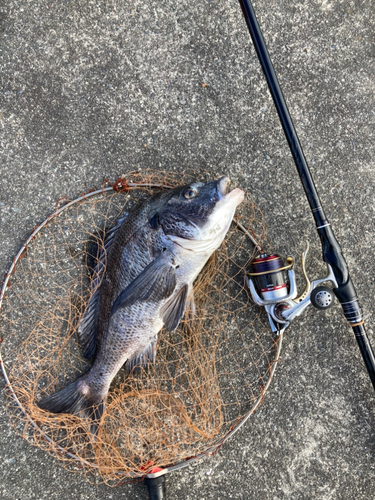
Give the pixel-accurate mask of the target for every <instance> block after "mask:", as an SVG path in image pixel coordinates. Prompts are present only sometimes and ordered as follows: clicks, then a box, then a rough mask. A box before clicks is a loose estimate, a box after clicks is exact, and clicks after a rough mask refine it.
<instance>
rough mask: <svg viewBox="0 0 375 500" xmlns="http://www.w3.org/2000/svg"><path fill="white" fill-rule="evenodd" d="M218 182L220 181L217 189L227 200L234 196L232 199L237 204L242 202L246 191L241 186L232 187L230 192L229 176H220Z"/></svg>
mask: <svg viewBox="0 0 375 500" xmlns="http://www.w3.org/2000/svg"><path fill="white" fill-rule="evenodd" d="M217 183H218V186H217V190H218V192H219V194H220V195H221V196H222V197H223V198H224V199H225V200H229V199H231V198H233V200H232V201H234V203H235V206H238V205H239V204H240V203H242V201H243V199H244V195H245V193H244V192H243V191H242V190H241V189H239V188H236V189H232V191H230V192H229V184H230V179H229V177H226V176H224V177H220V179H219V180H218V181H217Z"/></svg>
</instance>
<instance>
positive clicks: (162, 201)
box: [37, 177, 244, 434]
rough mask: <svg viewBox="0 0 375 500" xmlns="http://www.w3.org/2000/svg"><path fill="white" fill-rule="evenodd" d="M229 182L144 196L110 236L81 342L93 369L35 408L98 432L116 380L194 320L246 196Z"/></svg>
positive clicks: (151, 359) (80, 332) (82, 323)
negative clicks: (199, 281) (184, 321)
mask: <svg viewBox="0 0 375 500" xmlns="http://www.w3.org/2000/svg"><path fill="white" fill-rule="evenodd" d="M229 183H230V179H229V178H228V177H220V178H219V179H217V180H212V181H209V182H205V183H203V182H194V183H192V184H189V185H184V186H178V187H176V188H173V189H170V190H164V191H159V192H157V193H154V194H153V195H152V196H148V197H143V198H141V199H140V200H139V201H138V202H137V203H136V205H135V206H134V208H133V209H132V210H131V211H130V212H129V213H128V214H125V215H124V216H122V217H120V218H119V219H118V220H117V221H116V222H115V224H114V226H113V227H112V228H111V229H110V230H109V231H108V233H107V235H106V237H105V241H104V248H103V251H102V253H101V255H100V256H99V258H98V263H97V265H96V267H95V269H94V273H93V275H92V283H91V287H92V296H91V299H90V300H89V302H88V305H87V307H86V309H85V312H84V313H83V315H82V318H81V321H80V324H79V327H78V336H79V343H80V345H81V347H82V348H83V355H84V357H86V358H88V359H90V358H92V359H93V362H92V366H91V368H90V369H89V370H88V371H87V372H85V373H83V374H82V375H80V376H79V377H78V378H77V379H76V380H74V381H73V382H72V383H70V384H68V385H67V386H66V387H65V388H63V389H62V390H60V391H58V392H56V393H55V394H52V395H50V396H47V397H45V398H43V399H42V400H41V401H39V402H38V403H37V404H38V406H39V408H41V409H42V410H46V411H48V412H52V413H70V414H76V415H79V416H81V417H83V418H87V419H88V420H89V422H90V429H91V432H92V433H93V434H96V433H97V432H98V427H99V423H100V421H101V418H102V416H103V414H104V410H105V405H106V401H107V397H108V391H109V388H110V385H111V382H112V380H113V379H114V377H115V376H116V374H117V373H118V371H119V370H120V369H121V367H122V366H124V365H125V369H126V371H127V372H130V371H132V370H136V369H137V368H138V369H141V368H147V366H149V365H150V363H154V362H155V357H156V348H157V340H158V334H159V332H160V331H161V330H162V328H163V327H165V328H166V329H167V330H168V331H170V332H172V331H174V330H175V329H176V328H177V327H178V325H179V323H180V320H181V318H182V317H183V315H184V314H185V311H187V312H188V313H189V314H192V315H193V314H194V309H195V306H194V294H193V283H194V281H195V279H196V278H197V276H198V275H199V273H200V272H201V270H202V269H203V267H204V265H205V264H206V262H207V261H208V259H209V258H210V256H211V255H212V254H213V253H214V252H215V250H217V249H218V248H219V247H220V245H221V243H222V242H223V240H224V238H225V235H226V234H227V232H228V230H229V227H230V225H231V222H232V219H233V216H234V213H235V210H236V208H237V207H238V205H239V204H240V203H241V202H242V201H243V199H244V192H243V191H242V190H241V189H239V188H235V189H233V190H232V191H230V192H228V186H229Z"/></svg>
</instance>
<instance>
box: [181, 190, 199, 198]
mask: <svg viewBox="0 0 375 500" xmlns="http://www.w3.org/2000/svg"><path fill="white" fill-rule="evenodd" d="M197 192H198V191H197V190H196V189H195V188H193V187H188V188H187V189H185V191H184V192H183V195H184V196H185V198H186V199H188V200H190V198H194V197H195V196H196V195H197Z"/></svg>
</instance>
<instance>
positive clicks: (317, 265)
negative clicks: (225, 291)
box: [0, 0, 375, 500]
mask: <svg viewBox="0 0 375 500" xmlns="http://www.w3.org/2000/svg"><path fill="white" fill-rule="evenodd" d="M254 8H255V10H256V12H257V14H258V18H259V21H260V23H261V26H262V29H263V31H264V35H265V39H266V42H267V44H268V47H269V51H270V54H271V57H272V59H273V61H274V64H275V69H276V72H277V74H278V75H279V80H280V83H281V85H282V88H283V91H284V94H285V96H286V99H287V101H288V104H289V106H290V111H291V114H292V117H293V119H294V122H295V124H296V126H297V130H298V133H299V135H300V140H301V143H302V145H303V147H304V150H305V154H306V157H307V159H308V161H309V163H310V166H311V170H312V173H313V176H314V179H315V181H316V184H317V187H318V190H319V193H320V195H321V198H322V201H323V204H324V206H325V208H326V212H327V214H328V216H329V219H330V221H331V224H332V227H333V229H334V231H335V233H336V236H337V238H338V239H339V241H340V243H341V245H342V248H343V251H344V254H345V256H346V259H347V262H348V264H349V267H350V269H351V274H352V278H353V281H354V282H355V285H356V287H357V291H358V294H359V296H360V298H361V302H362V306H363V309H364V315H365V318H366V323H367V327H368V333H369V336H370V338H371V339H372V341H373V343H374V344H375V335H374V329H373V321H372V318H373V314H374V287H375V280H374V269H375V262H374V256H373V235H374V233H375V222H374V220H375V219H374V189H375V174H374V162H373V157H374V153H375V136H374V109H375V106H374V86H375V84H374V81H375V71H374V51H375V41H374V32H375V17H374V10H373V3H372V2H371V0H302V1H297V2H290V1H287V0H280V1H277V2H276V1H274V0H257V1H256V2H255V3H254ZM0 21H1V25H0V26H1V28H0V32H1V35H0V36H1V42H0V50H1V52H0V65H1V72H0V77H1V81H2V88H1V102H0V112H1V120H0V131H1V132H0V144H1V146H0V151H1V177H0V179H1V188H0V217H1V245H0V273H1V275H2V274H4V273H5V272H6V271H7V270H8V268H9V266H10V264H11V261H12V258H13V256H14V255H15V253H16V252H17V250H18V248H19V247H20V245H21V243H22V242H23V241H24V240H25V238H26V236H27V235H28V234H29V233H30V230H31V228H32V227H33V226H35V225H36V224H37V223H39V222H41V221H42V220H44V219H45V218H46V216H47V215H48V214H49V213H51V212H52V211H53V210H54V207H55V201H56V200H57V199H59V198H60V197H61V196H63V195H67V196H68V197H69V198H74V197H76V196H77V195H79V194H81V193H82V192H83V191H88V190H89V189H90V188H92V187H100V186H101V185H102V182H103V179H104V178H108V179H110V180H111V181H115V180H116V179H117V178H118V177H119V175H120V174H122V173H123V172H125V171H127V170H129V169H133V168H142V169H143V168H155V167H156V168H160V169H163V170H169V169H175V170H177V171H183V170H184V169H186V168H194V169H204V170H207V169H215V170H221V171H222V172H223V173H224V174H227V175H229V176H230V177H232V178H233V180H234V183H238V184H240V185H241V186H243V187H244V188H245V189H247V190H249V191H250V193H251V194H252V196H253V198H254V200H255V201H256V203H257V204H258V206H259V207H260V208H261V209H262V211H263V212H264V215H265V219H266V223H267V228H268V235H269V237H270V239H271V241H272V242H273V244H274V247H275V249H277V251H278V252H279V253H282V254H284V255H287V254H292V255H294V256H296V257H297V255H298V254H299V253H300V252H301V251H302V250H303V249H304V241H305V239H307V238H308V239H309V240H310V242H311V244H312V255H311V257H310V260H309V270H310V274H311V276H312V277H321V276H322V275H323V273H324V272H325V270H324V266H323V265H322V264H321V259H320V247H319V242H318V241H317V237H316V235H315V232H314V226H313V223H312V218H311V215H310V213H309V208H308V204H307V202H306V200H305V197H304V194H303V191H302V188H301V186H300V182H299V179H298V177H297V175H296V171H295V167H294V165H293V162H292V159H291V156H290V153H289V150H288V148H287V145H286V141H285V139H284V136H283V133H282V130H281V127H280V124H279V121H278V118H277V115H276V112H275V110H274V107H273V103H272V101H271V98H270V96H269V93H268V91H267V87H266V83H265V81H264V78H263V75H262V72H261V69H260V66H259V63H258V61H257V57H256V54H255V52H254V49H253V47H252V45H251V42H250V38H249V35H248V33H247V29H246V25H245V22H244V20H243V17H242V12H241V9H240V7H239V4H238V2H237V1H235V0H233V1H232V0H221V1H219V0H211V1H208V0H199V1H198V0H196V1H186V0H180V1H178V2H173V1H171V0H148V1H147V2H140V1H139V0H132V1H130V0H123V1H120V0H102V1H99V0H75V1H69V0H63V1H61V0H51V1H50V2H44V1H42V0H34V1H27V2H25V1H17V2H16V1H10V0H3V2H1V5H0ZM145 145H147V147H145ZM0 426H1V432H0V459H1V463H0V468H1V481H0V498H1V499H2V500H11V499H17V500H29V499H30V500H31V499H38V500H57V499H63V498H64V499H65V498H71V499H74V500H88V499H94V498H95V499H97V500H101V499H116V500H117V499H127V500H135V499H146V498H147V493H146V490H145V488H144V485H143V484H140V485H138V484H137V485H132V484H130V485H124V486H121V487H118V488H116V489H111V488H108V487H107V486H105V485H98V486H96V485H92V484H89V483H88V482H87V481H86V480H85V479H84V478H83V477H82V476H80V475H78V474H76V475H74V474H71V473H68V472H67V471H65V470H64V469H63V468H62V467H61V465H60V463H59V462H57V461H56V460H55V459H54V458H52V457H50V456H49V455H47V454H46V453H44V452H42V451H40V450H39V449H37V448H34V447H32V446H31V445H30V444H28V443H27V442H26V441H24V440H23V439H22V438H21V437H19V436H18V435H17V434H16V433H15V431H14V430H13V428H12V427H11V425H10V422H9V419H8V417H7V416H6V414H5V409H4V395H3V393H2V395H1V406H0ZM374 463H375V399H374V391H373V388H372V386H371V384H370V382H369V380H368V377H367V374H366V372H365V368H364V366H363V363H362V359H361V356H360V353H359V350H358V348H357V345H356V341H355V338H354V336H353V334H352V333H351V331H350V330H349V328H348V327H347V325H346V323H345V321H344V319H343V316H342V314H341V310H340V307H339V306H338V305H336V306H335V307H334V309H331V310H329V311H328V312H326V313H320V312H318V311H316V310H313V311H309V312H308V313H307V314H305V315H304V316H302V317H300V318H299V319H298V320H296V321H295V323H294V324H293V326H292V327H291V328H290V330H289V331H288V332H287V334H286V339H285V345H284V348H283V352H282V356H281V361H280V364H279V367H278V371H277V375H276V377H275V380H274V381H273V383H272V384H271V388H270V391H269V393H268V395H267V397H266V399H265V401H264V402H263V404H262V406H261V408H260V410H259V411H258V412H257V413H256V414H255V416H254V417H252V418H251V419H250V420H249V421H248V423H247V425H246V426H245V427H244V428H243V429H242V430H241V431H240V432H239V433H238V434H237V435H236V436H235V437H234V438H233V439H232V440H231V441H229V442H228V443H227V444H225V446H223V447H222V448H221V449H220V451H219V452H218V453H217V454H216V456H214V457H211V458H207V459H204V460H202V461H201V462H199V463H198V465H197V466H195V467H190V468H188V469H185V470H183V471H181V472H179V473H175V474H173V475H170V476H168V477H167V484H168V491H169V496H168V498H170V499H171V500H173V499H191V500H192V499H202V500H203V499H227V498H233V499H254V500H255V499H256V500H266V499H267V500H271V499H272V500H281V499H293V500H297V499H298V500H300V499H301V500H302V499H314V500H331V499H332V500H333V499H343V500H344V499H345V500H348V499H356V500H357V499H366V500H372V499H373V498H374V496H375V485H374V481H375V470H374V469H375V466H374Z"/></svg>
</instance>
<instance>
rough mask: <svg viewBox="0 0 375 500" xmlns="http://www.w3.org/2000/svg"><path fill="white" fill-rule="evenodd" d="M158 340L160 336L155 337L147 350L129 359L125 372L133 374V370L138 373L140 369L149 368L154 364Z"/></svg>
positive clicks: (138, 352)
mask: <svg viewBox="0 0 375 500" xmlns="http://www.w3.org/2000/svg"><path fill="white" fill-rule="evenodd" d="M157 340H158V336H157V335H155V337H154V338H153V339H152V340H151V342H150V343H149V345H148V346H147V347H146V348H145V349H143V350H140V351H137V352H136V353H135V354H134V355H133V356H132V357H131V358H129V359H128V360H127V361H126V363H125V370H126V371H127V372H131V371H132V370H133V371H134V372H136V371H138V370H139V368H140V367H142V368H147V367H148V366H149V365H150V364H151V363H154V362H155V357H156V343H157Z"/></svg>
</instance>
